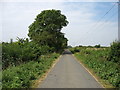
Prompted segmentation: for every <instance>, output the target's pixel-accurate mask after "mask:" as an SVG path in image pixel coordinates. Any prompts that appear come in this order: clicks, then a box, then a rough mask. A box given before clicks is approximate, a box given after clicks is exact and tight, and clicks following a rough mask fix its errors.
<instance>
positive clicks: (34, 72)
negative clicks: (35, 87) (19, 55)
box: [2, 53, 59, 88]
mask: <svg viewBox="0 0 120 90" xmlns="http://www.w3.org/2000/svg"><path fill="white" fill-rule="evenodd" d="M58 56H59V54H56V53H54V54H51V55H46V56H42V57H40V58H39V59H38V60H37V61H30V62H28V63H26V64H21V65H19V66H16V67H11V68H8V69H6V70H4V71H3V72H2V87H3V88H30V87H31V86H32V84H33V83H34V81H35V80H37V79H38V78H40V77H41V76H42V75H43V74H44V73H45V72H46V71H47V70H48V69H49V68H50V67H51V65H52V64H53V61H54V60H55V59H56V58H58Z"/></svg>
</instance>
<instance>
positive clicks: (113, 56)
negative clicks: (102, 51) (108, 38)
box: [108, 42, 120, 64]
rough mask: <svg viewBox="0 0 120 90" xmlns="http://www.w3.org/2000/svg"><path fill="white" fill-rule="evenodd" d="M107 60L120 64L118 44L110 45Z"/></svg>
mask: <svg viewBox="0 0 120 90" xmlns="http://www.w3.org/2000/svg"><path fill="white" fill-rule="evenodd" d="M108 60H109V61H113V62H115V63H118V64H120V42H113V43H112V45H111V47H110V53H109V57H108Z"/></svg>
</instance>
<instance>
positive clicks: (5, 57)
mask: <svg viewBox="0 0 120 90" xmlns="http://www.w3.org/2000/svg"><path fill="white" fill-rule="evenodd" d="M50 50H51V48H50V47H48V46H39V45H38V44H36V43H34V42H28V40H24V39H20V40H18V41H17V42H13V43H2V65H3V67H2V68H3V69H6V68H7V67H9V66H14V65H15V66H16V65H19V64H21V63H25V62H28V61H32V60H37V59H38V57H39V56H41V55H45V54H48V53H50Z"/></svg>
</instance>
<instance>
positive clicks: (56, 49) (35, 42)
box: [2, 9, 68, 88]
mask: <svg viewBox="0 0 120 90" xmlns="http://www.w3.org/2000/svg"><path fill="white" fill-rule="evenodd" d="M67 24H68V21H67V18H66V16H64V15H63V14H61V11H60V10H53V9H52V10H44V11H42V12H41V13H40V14H38V15H37V16H36V18H35V21H34V22H33V23H32V24H31V25H30V26H29V33H28V36H29V38H30V40H29V39H28V38H17V41H16V42H13V40H12V39H11V42H10V43H8V42H2V69H3V71H2V88H29V87H31V86H32V84H33V82H34V80H36V79H38V78H40V77H41V76H42V75H43V73H45V72H46V71H47V70H48V69H49V68H50V67H51V66H52V64H53V61H54V60H56V59H57V58H58V57H59V55H60V54H61V53H62V52H63V50H64V49H65V48H66V47H67V38H65V37H64V34H63V33H62V32H61V29H62V28H63V27H65V26H67Z"/></svg>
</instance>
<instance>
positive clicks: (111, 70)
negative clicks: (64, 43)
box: [70, 47, 120, 88]
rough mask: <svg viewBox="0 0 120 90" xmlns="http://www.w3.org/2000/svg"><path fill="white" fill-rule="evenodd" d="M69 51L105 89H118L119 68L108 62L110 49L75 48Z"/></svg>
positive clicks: (119, 80) (119, 81)
mask: <svg viewBox="0 0 120 90" xmlns="http://www.w3.org/2000/svg"><path fill="white" fill-rule="evenodd" d="M70 50H71V51H72V52H73V53H74V55H75V56H76V57H77V58H78V60H80V61H81V62H82V63H83V64H84V65H85V66H86V67H87V68H89V69H90V70H92V71H93V72H94V74H95V75H96V76H98V77H99V78H100V79H101V80H102V83H104V84H103V85H104V86H105V87H107V88H108V87H120V66H119V64H118V63H115V62H113V61H109V60H108V58H109V53H110V48H89V47H77V48H72V49H70Z"/></svg>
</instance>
